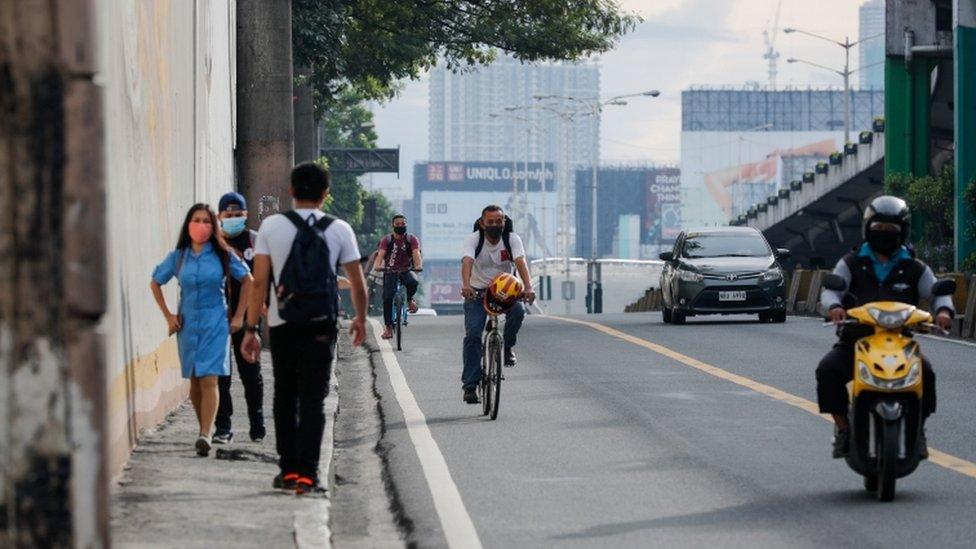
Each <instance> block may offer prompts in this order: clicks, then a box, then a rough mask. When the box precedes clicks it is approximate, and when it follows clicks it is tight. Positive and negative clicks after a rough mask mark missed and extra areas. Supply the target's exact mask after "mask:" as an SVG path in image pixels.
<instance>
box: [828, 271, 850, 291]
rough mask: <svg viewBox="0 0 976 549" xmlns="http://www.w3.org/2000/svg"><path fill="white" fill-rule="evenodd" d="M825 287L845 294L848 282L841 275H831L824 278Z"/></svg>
mask: <svg viewBox="0 0 976 549" xmlns="http://www.w3.org/2000/svg"><path fill="white" fill-rule="evenodd" d="M823 287H824V288H827V289H828V290H831V291H834V292H843V291H845V290H847V281H846V280H844V277H842V276H840V275H835V274H834V273H830V274H829V275H827V276H825V277H824V280H823Z"/></svg>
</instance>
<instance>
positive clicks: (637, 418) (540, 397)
mask: <svg viewBox="0 0 976 549" xmlns="http://www.w3.org/2000/svg"><path fill="white" fill-rule="evenodd" d="M588 318H589V317H588ZM721 330H722V328H721V327H720V328H718V329H715V330H710V331H711V332H716V333H718V332H720V331H721ZM461 337H462V328H461V320H460V317H442V318H437V319H432V318H416V319H412V321H411V326H410V327H408V329H407V332H405V340H404V345H405V348H404V351H402V352H398V353H396V359H397V362H398V364H399V367H400V368H401V369H402V371H403V374H404V376H405V380H406V382H407V384H408V385H409V388H410V390H411V391H412V394H413V395H414V396H415V400H416V402H417V404H418V405H419V408H420V409H421V410H422V412H423V413H424V415H425V416H426V421H425V425H427V426H428V428H429V430H430V433H431V434H432V438H433V440H434V441H435V442H436V445H437V447H438V449H439V451H440V452H441V453H442V455H443V457H444V463H445V465H446V466H447V469H448V470H449V474H450V477H451V479H452V482H453V483H454V484H455V486H456V487H457V490H458V493H459V494H460V497H461V499H462V500H463V503H464V507H465V509H466V511H467V514H468V515H469V516H470V517H471V520H472V522H473V524H474V527H475V529H476V531H477V535H478V538H479V540H480V542H481V543H483V544H484V545H485V546H486V547H502V546H513V545H514V546H520V547H521V546H551V545H553V544H559V545H571V546H597V545H606V544H614V545H623V546H638V545H640V546H647V545H649V544H650V545H668V544H675V543H681V544H684V545H687V544H693V545H704V544H720V545H723V546H728V545H750V546H756V545H760V546H776V545H780V546H781V545H785V544H789V545H791V546H797V545H800V546H804V545H815V544H824V543H829V542H831V541H833V542H836V543H843V544H845V545H846V544H850V543H852V542H854V541H858V542H863V543H868V544H877V543H881V542H892V543H904V542H905V540H906V539H911V537H912V534H911V532H906V531H904V530H908V528H903V527H896V528H888V529H887V530H884V532H883V534H884V535H880V536H878V535H877V534H878V532H872V533H871V535H867V534H865V533H860V532H861V531H862V530H864V527H865V521H867V524H869V525H870V524H871V523H872V521H874V522H875V523H876V524H882V523H885V524H887V523H888V522H889V521H890V518H886V517H889V516H890V510H889V512H888V513H889V514H879V513H880V512H879V511H877V510H874V509H875V508H874V507H873V506H871V505H870V502H869V501H866V500H865V497H864V495H863V493H862V492H861V491H860V490H859V489H858V488H859V482H858V479H857V478H856V477H854V476H853V475H852V474H851V473H849V472H848V471H847V470H846V467H844V466H843V464H842V463H840V462H835V461H832V460H829V459H826V457H825V452H826V449H825V448H826V439H827V438H828V436H829V434H825V423H824V422H822V421H820V420H817V419H815V418H812V416H810V415H809V414H808V413H807V412H804V411H802V410H796V409H792V408H791V407H789V406H785V405H783V403H781V402H777V401H776V400H774V399H770V398H768V397H766V396H765V395H761V394H759V393H755V392H753V391H748V390H744V389H743V388H742V387H737V386H735V385H732V384H729V383H728V382H727V381H725V380H721V379H716V378H714V377H711V376H707V375H702V373H701V372H699V371H694V370H692V369H690V368H686V367H676V366H677V365H676V364H675V363H674V361H673V360H672V359H670V358H667V357H663V356H660V355H658V354H655V353H649V352H647V350H646V349H641V348H639V347H637V346H634V345H632V344H630V343H627V342H624V341H620V340H619V339H615V338H610V337H607V336H606V335H605V334H601V333H599V332H596V331H594V330H593V329H591V328H588V327H585V326H579V325H572V324H566V323H562V322H559V321H557V320H553V319H545V318H541V317H532V316H530V317H529V318H528V319H527V322H526V324H525V327H524V328H523V331H522V339H521V342H522V343H521V344H520V345H519V347H518V349H519V351H520V355H519V366H518V367H516V368H515V369H511V370H506V371H505V373H506V375H507V379H506V381H505V382H504V383H503V388H502V405H501V414H500V416H499V419H498V421H496V422H490V421H487V420H486V419H484V418H483V417H482V416H480V413H479V407H477V406H468V405H464V404H463V403H462V402H461V393H460V384H459V381H458V380H459V377H460V343H461ZM760 337H761V335H760ZM703 341H704V339H703ZM376 372H377V375H378V378H377V387H378V390H379V394H380V396H381V397H382V399H383V401H382V406H383V409H384V412H385V413H386V415H387V417H386V419H387V421H386V439H385V445H384V447H385V448H386V449H387V450H388V451H387V452H386V457H387V460H388V463H389V466H390V467H389V469H390V475H391V476H390V478H391V479H392V481H393V482H392V483H391V485H392V486H394V487H395V489H396V492H397V498H396V499H397V501H398V505H399V506H401V508H402V509H403V512H404V516H405V517H407V518H408V519H409V521H410V522H411V523H412V526H413V533H412V535H411V538H410V539H411V540H412V541H417V542H418V543H419V544H420V545H422V546H443V545H446V538H445V537H444V536H443V533H442V532H441V524H440V520H439V518H438V514H437V511H436V508H435V506H434V504H433V500H432V497H431V495H430V494H431V490H430V489H429V488H428V486H427V483H426V480H425V478H424V473H423V470H422V467H421V466H420V464H419V462H418V460H417V452H416V451H415V450H414V447H413V445H412V443H411V441H410V437H409V435H408V434H407V432H406V431H407V429H406V428H405V425H404V423H403V417H402V413H399V410H398V408H399V406H397V405H395V403H396V399H395V397H394V396H393V394H392V389H391V388H390V386H389V379H388V377H387V375H386V373H385V369H384V368H383V367H382V366H379V367H377V368H376ZM930 469H931V468H930ZM923 473H924V474H925V475H926V476H930V477H933V478H931V479H928V478H927V479H925V481H924V482H913V483H912V484H911V485H907V484H906V485H905V486H907V488H903V492H902V493H900V494H899V498H900V500H901V501H906V500H907V501H914V502H915V503H917V504H919V505H920V506H921V507H919V506H918V505H916V506H912V507H914V509H913V511H912V518H918V517H919V516H923V517H928V520H931V521H933V522H934V523H937V524H938V523H942V522H944V521H951V520H953V519H957V520H963V519H962V516H968V515H966V513H972V512H973V510H974V509H973V504H972V501H971V500H972V499H973V498H972V497H971V496H972V494H971V493H969V494H968V496H967V497H968V500H967V499H966V498H965V497H962V496H965V495H966V494H958V493H956V492H955V491H954V490H953V479H951V478H948V473H942V474H940V473H939V472H934V471H930V470H925V471H920V473H919V476H921V475H922V474H923ZM930 485H931V486H930ZM936 501H938V502H939V503H938V504H936V503H935V502H936ZM862 507H864V509H861V508H862ZM852 509H857V510H858V513H857V516H856V519H853V518H852V517H850V516H849V514H850V512H851V511H852ZM889 509H890V508H889ZM960 513H962V515H960ZM929 515H931V516H929ZM912 522H914V521H909V522H908V524H911V523H912ZM956 524H958V522H957V523H956ZM943 532H944V533H946V535H951V529H945V530H943ZM970 534H971V533H970ZM915 535H917V533H916V534H915ZM961 539H964V538H961ZM941 541H943V542H945V543H947V544H948V545H953V544H954V543H953V539H952V538H951V537H950V538H946V539H942V540H941ZM956 541H958V540H956Z"/></svg>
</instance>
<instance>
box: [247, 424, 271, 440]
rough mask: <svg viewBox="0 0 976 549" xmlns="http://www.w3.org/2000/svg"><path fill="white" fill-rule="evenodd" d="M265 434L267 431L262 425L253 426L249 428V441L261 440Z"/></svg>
mask: <svg viewBox="0 0 976 549" xmlns="http://www.w3.org/2000/svg"><path fill="white" fill-rule="evenodd" d="M267 434H268V433H267V431H266V430H265V428H264V426H263V425H262V426H260V427H254V428H252V429H251V442H262V441H264V437H266V436H267Z"/></svg>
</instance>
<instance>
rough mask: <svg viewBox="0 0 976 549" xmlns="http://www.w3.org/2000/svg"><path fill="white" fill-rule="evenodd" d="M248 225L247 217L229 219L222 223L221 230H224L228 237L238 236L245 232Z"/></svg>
mask: <svg viewBox="0 0 976 549" xmlns="http://www.w3.org/2000/svg"><path fill="white" fill-rule="evenodd" d="M246 223H247V218H246V217H228V218H227V219H224V220H222V221H221V222H220V228H221V229H223V230H224V232H225V233H226V234H227V236H237V235H239V234H241V233H242V232H244V225H245V224H246Z"/></svg>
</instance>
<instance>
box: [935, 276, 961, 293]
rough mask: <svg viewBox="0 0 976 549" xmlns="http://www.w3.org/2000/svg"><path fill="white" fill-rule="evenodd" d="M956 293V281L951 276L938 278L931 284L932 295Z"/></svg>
mask: <svg viewBox="0 0 976 549" xmlns="http://www.w3.org/2000/svg"><path fill="white" fill-rule="evenodd" d="M955 293H956V281H955V280H952V279H951V278H946V279H943V280H940V281H938V282H936V283H935V284H933V285H932V295H953V294H955Z"/></svg>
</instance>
